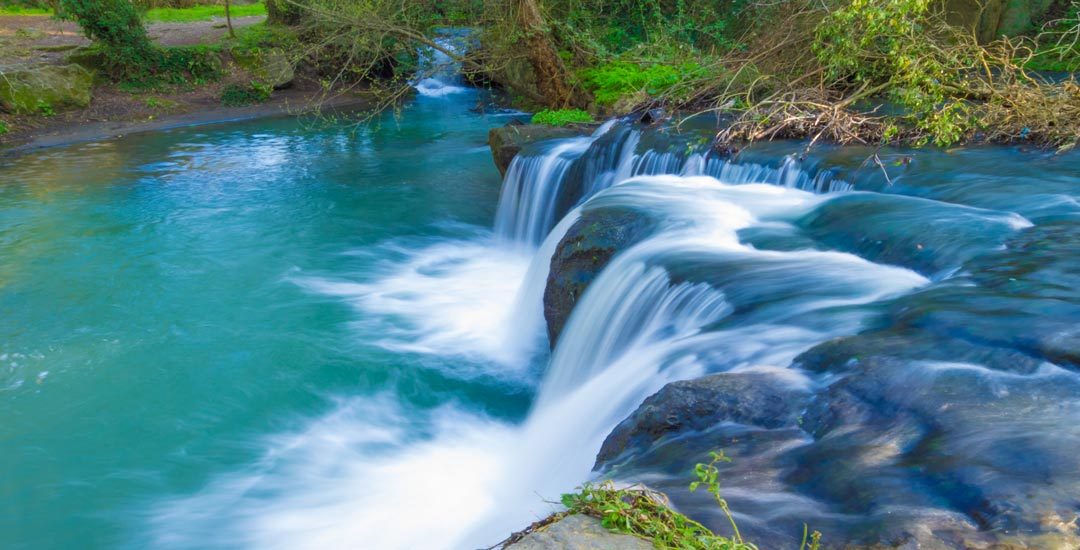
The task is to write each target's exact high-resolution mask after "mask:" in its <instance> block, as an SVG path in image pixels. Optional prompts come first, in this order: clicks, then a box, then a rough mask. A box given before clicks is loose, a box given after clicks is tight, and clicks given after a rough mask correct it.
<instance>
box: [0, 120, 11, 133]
mask: <svg viewBox="0 0 1080 550" xmlns="http://www.w3.org/2000/svg"><path fill="white" fill-rule="evenodd" d="M10 131H11V127H10V126H8V125H7V123H6V122H4V121H2V120H0V136H2V135H4V134H6V133H8V132H10Z"/></svg>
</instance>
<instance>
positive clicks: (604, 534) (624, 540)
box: [507, 514, 653, 550]
mask: <svg viewBox="0 0 1080 550" xmlns="http://www.w3.org/2000/svg"><path fill="white" fill-rule="evenodd" d="M652 547H653V545H652V544H649V543H648V542H646V541H644V540H641V539H639V538H637V537H633V536H630V535H624V534H621V533H612V532H611V531H608V530H607V529H604V526H603V525H601V524H600V520H598V519H596V518H594V517H590V516H585V515H581V514H574V515H570V516H566V517H564V518H562V519H560V520H559V521H556V522H554V523H551V524H548V525H545V526H544V527H541V528H539V529H537V530H536V531H533V532H532V533H529V534H528V535H525V537H524V538H522V539H521V540H520V541H518V542H515V543H513V544H511V545H509V546H507V548H513V549H514V550H638V549H640V550H648V549H651V548H652Z"/></svg>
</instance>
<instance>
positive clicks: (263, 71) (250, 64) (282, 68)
mask: <svg viewBox="0 0 1080 550" xmlns="http://www.w3.org/2000/svg"><path fill="white" fill-rule="evenodd" d="M232 55H233V60H234V61H236V64H237V65H239V66H240V68H242V69H244V70H245V71H247V72H249V73H251V76H252V78H253V79H255V80H256V81H257V82H259V83H261V84H265V85H267V86H271V87H273V88H274V89H275V90H276V89H281V88H287V87H289V86H291V85H292V83H293V79H295V78H296V71H295V68H294V67H293V64H292V61H290V60H289V56H288V55H287V54H286V53H285V52H284V51H283V50H281V49H278V48H269V49H254V50H248V51H239V50H237V51H233V54H232Z"/></svg>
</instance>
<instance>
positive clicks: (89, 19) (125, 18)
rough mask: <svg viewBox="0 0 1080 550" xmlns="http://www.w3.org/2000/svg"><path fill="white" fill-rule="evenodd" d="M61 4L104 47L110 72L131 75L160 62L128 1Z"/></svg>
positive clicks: (74, 0)
mask: <svg viewBox="0 0 1080 550" xmlns="http://www.w3.org/2000/svg"><path fill="white" fill-rule="evenodd" d="M60 4H61V6H62V7H63V10H64V12H65V13H67V14H68V15H70V16H71V17H73V18H74V19H75V20H76V21H77V22H78V23H79V26H80V27H82V30H83V33H85V34H86V37H87V38H89V39H90V40H93V41H94V42H96V43H98V44H99V45H100V46H101V50H102V53H103V54H104V55H105V60H106V67H105V69H106V70H107V71H109V72H111V73H113V74H114V75H121V74H129V73H132V72H139V71H144V70H145V67H147V66H148V65H149V66H154V65H156V64H157V63H156V61H157V54H156V52H157V49H156V48H155V47H154V45H153V44H152V43H151V42H150V38H149V37H148V36H147V35H146V28H145V27H143V24H142V21H140V20H139V14H138V12H137V11H136V9H135V6H134V5H133V4H132V3H131V2H129V1H128V0H61V2H60Z"/></svg>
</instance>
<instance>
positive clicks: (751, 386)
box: [594, 372, 809, 468]
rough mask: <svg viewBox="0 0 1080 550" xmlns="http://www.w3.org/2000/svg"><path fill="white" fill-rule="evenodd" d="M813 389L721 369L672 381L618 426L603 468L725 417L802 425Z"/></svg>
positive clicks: (599, 461)
mask: <svg viewBox="0 0 1080 550" xmlns="http://www.w3.org/2000/svg"><path fill="white" fill-rule="evenodd" d="M808 399H809V393H808V392H806V391H804V390H802V389H799V388H796V387H792V386H791V385H790V384H789V383H788V382H786V381H784V380H781V379H778V378H777V377H776V376H774V375H772V374H769V373H761V372H737V373H735V372H732V373H720V374H713V375H710V376H705V377H702V378H697V379H694V380H684V381H679V382H672V383H670V384H668V385H666V386H664V387H663V388H662V389H661V390H660V391H659V392H657V393H656V394H654V395H652V396H651V397H649V398H648V399H646V400H645V402H644V403H642V404H641V406H640V407H638V409H637V410H636V411H634V413H633V414H631V415H630V416H629V417H628V418H627V419H626V420H623V421H622V422H621V423H619V425H618V426H616V427H615V429H614V430H612V432H611V434H609V435H608V437H607V439H605V440H604V444H603V445H602V446H601V447H600V452H599V453H598V454H597V456H596V464H595V466H594V467H595V468H600V467H603V466H604V465H606V464H607V463H609V462H610V461H612V460H613V459H615V458H617V457H618V456H619V455H621V454H623V453H624V452H626V451H628V450H633V449H644V448H647V447H650V446H652V445H653V444H654V443H655V442H657V441H658V440H660V439H663V438H664V437H666V436H671V435H677V434H682V433H685V432H700V431H704V430H707V429H709V428H711V427H713V426H715V425H716V424H719V423H721V422H733V423H736V424H744V425H748V426H755V427H759V428H765V429H770V430H772V429H777V428H783V427H790V426H795V425H797V422H798V411H800V410H802V408H803V407H804V406H805V404H806V402H807V400H808Z"/></svg>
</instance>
